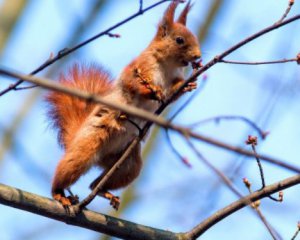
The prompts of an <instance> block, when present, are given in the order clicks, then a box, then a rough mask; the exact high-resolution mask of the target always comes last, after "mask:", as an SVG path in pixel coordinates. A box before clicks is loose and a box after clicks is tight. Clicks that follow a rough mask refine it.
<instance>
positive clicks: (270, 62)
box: [220, 58, 298, 65]
mask: <svg viewBox="0 0 300 240" xmlns="http://www.w3.org/2000/svg"><path fill="white" fill-rule="evenodd" d="M297 61H298V59H297V58H291V59H281V60H275V61H265V62H240V61H230V60H220V62H221V63H229V64H240V65H265V64H277V63H287V62H297Z"/></svg>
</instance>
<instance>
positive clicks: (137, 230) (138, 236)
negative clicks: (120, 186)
mask: <svg viewBox="0 0 300 240" xmlns="http://www.w3.org/2000/svg"><path fill="white" fill-rule="evenodd" d="M0 203H1V204H4V205H7V206H10V207H14V208H18V209H21V210H25V211H28V212H32V213H35V214H38V215H41V216H45V217H48V218H52V219H55V220H58V221H61V222H65V223H66V224H70V225H74V226H80V227H83V228H86V229H90V230H93V231H96V232H100V233H105V234H109V235H111V236H115V237H119V238H122V239H128V240H134V239H135V240H142V239H149V240H151V239H153V240H155V239H169V240H176V239H182V238H181V237H180V236H181V234H175V233H173V232H170V231H165V230H160V229H155V228H151V227H147V226H143V225H140V224H136V223H133V222H128V221H125V220H122V219H117V218H114V217H110V216H107V215H104V214H100V213H96V212H93V211H89V210H83V211H82V212H81V213H79V214H77V215H75V213H74V211H73V210H72V207H71V208H70V209H69V210H70V211H69V212H68V211H66V209H64V208H63V207H62V205H61V204H59V203H58V202H57V201H55V200H52V199H49V198H45V197H41V196H38V195H35V194H32V193H28V192H25V191H22V190H20V189H16V188H12V187H9V186H6V185H3V184H0Z"/></svg>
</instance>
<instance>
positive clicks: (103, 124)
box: [52, 113, 114, 206]
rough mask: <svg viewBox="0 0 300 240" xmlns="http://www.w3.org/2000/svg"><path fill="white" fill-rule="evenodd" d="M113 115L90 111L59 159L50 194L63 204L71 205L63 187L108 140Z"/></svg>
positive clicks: (79, 173)
mask: <svg viewBox="0 0 300 240" xmlns="http://www.w3.org/2000/svg"><path fill="white" fill-rule="evenodd" d="M113 120H114V117H113V116H111V115H110V114H107V116H105V115H104V116H102V115H101V114H100V115H99V114H98V113H96V114H95V113H92V114H91V115H90V116H89V117H88V118H87V119H86V121H85V122H84V123H83V125H82V127H81V129H79V130H78V133H77V134H76V136H75V139H74V140H73V141H72V143H71V144H70V145H69V147H68V148H67V149H66V153H65V155H64V157H63V158H62V159H61V160H60V162H59V164H58V166H57V168H56V171H55V175H54V179H53V183H52V196H53V198H54V199H55V200H57V201H59V202H61V203H62V204H63V205H64V206H69V205H72V204H73V202H72V200H73V199H72V198H71V197H66V196H65V194H64V189H66V188H68V187H69V186H70V185H72V184H73V183H75V182H76V181H77V180H78V179H79V177H80V176H82V175H83V174H84V173H85V172H86V171H87V170H89V168H90V167H91V166H92V165H93V163H94V158H95V157H96V154H97V152H98V151H99V150H100V149H101V147H102V146H103V144H104V143H105V142H106V141H108V139H109V135H110V131H111V124H112V122H113Z"/></svg>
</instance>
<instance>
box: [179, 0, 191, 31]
mask: <svg viewBox="0 0 300 240" xmlns="http://www.w3.org/2000/svg"><path fill="white" fill-rule="evenodd" d="M192 6H193V5H192V4H191V1H188V3H187V4H186V6H185V8H184V9H183V10H182V12H181V14H180V16H179V18H178V20H177V22H178V23H181V24H183V25H186V18H187V15H188V13H189V11H190V10H191V8H192Z"/></svg>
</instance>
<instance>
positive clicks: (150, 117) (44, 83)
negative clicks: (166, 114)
mask: <svg viewBox="0 0 300 240" xmlns="http://www.w3.org/2000/svg"><path fill="white" fill-rule="evenodd" d="M0 74H2V75H6V76H10V77H13V78H18V79H23V80H25V81H28V82H31V83H35V84H37V85H39V86H41V87H44V88H47V89H50V90H55V91H59V92H63V93H66V94H70V95H73V96H76V97H79V98H81V99H85V100H87V101H93V102H96V103H100V104H104V105H107V106H109V107H111V108H114V109H118V110H121V111H123V112H124V113H127V114H129V115H133V116H136V117H138V118H140V119H142V120H145V121H148V123H147V124H146V127H145V128H147V129H148V128H149V127H150V126H151V124H152V123H155V124H157V125H159V126H161V127H163V128H166V129H172V130H174V131H177V132H179V133H181V134H183V135H184V136H189V137H191V138H195V139H197V140H200V141H202V142H205V143H207V144H210V145H213V146H217V147H219V148H222V149H225V150H229V151H231V152H235V153H238V154H241V155H244V156H248V157H255V156H256V155H255V154H254V153H253V152H252V151H248V150H245V149H243V148H240V147H236V146H232V145H230V144H228V143H225V142H222V141H219V140H216V139H213V138H210V137H207V136H204V135H201V134H198V133H195V132H192V131H191V130H190V129H188V128H185V127H182V126H179V125H175V124H172V123H170V122H169V121H167V120H165V119H164V118H162V117H160V116H157V115H155V114H153V113H151V112H148V111H145V110H143V109H140V108H136V107H133V106H130V105H126V104H121V103H116V102H111V101H108V100H106V99H105V98H103V97H99V96H97V95H94V94H90V93H87V92H84V91H81V90H78V89H76V88H70V87H67V86H63V85H61V84H60V83H57V82H53V81H51V80H49V79H47V78H40V77H35V76H28V75H23V74H18V73H15V72H12V71H8V70H4V69H1V68H0ZM145 133H146V130H145V129H144V130H143V134H142V136H144V134H145ZM137 138H140V136H138V137H137ZM133 142H134V141H133ZM132 144H133V143H132ZM128 147H130V148H131V146H130V145H129V146H128ZM257 156H258V157H259V158H260V159H262V160H265V161H267V162H269V163H272V164H275V165H278V166H281V167H284V168H286V169H289V170H291V171H294V172H297V173H300V168H298V167H297V166H293V165H291V164H288V163H286V162H283V161H280V160H277V159H274V158H271V157H269V156H265V155H257ZM122 158H123V157H122Z"/></svg>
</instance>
